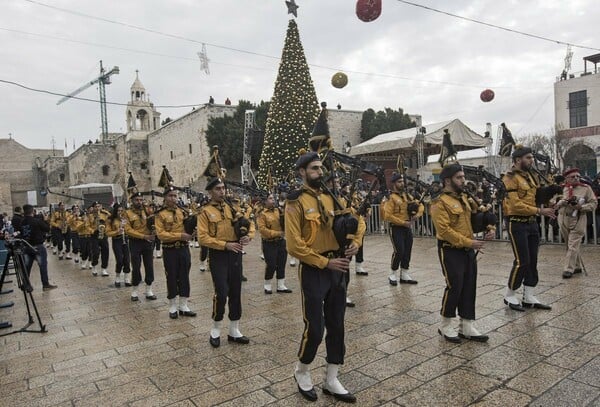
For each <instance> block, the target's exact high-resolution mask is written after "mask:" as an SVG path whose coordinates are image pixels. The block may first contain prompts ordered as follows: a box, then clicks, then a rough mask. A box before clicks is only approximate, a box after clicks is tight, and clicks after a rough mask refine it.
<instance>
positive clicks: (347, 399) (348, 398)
mask: <svg viewBox="0 0 600 407" xmlns="http://www.w3.org/2000/svg"><path fill="white" fill-rule="evenodd" d="M323 393H325V394H327V395H329V396H333V397H335V398H336V400H339V401H343V402H344V403H356V396H355V395H354V394H352V393H350V392H348V393H344V394H339V393H333V392H331V391H329V390H328V389H327V387H324V386H323Z"/></svg>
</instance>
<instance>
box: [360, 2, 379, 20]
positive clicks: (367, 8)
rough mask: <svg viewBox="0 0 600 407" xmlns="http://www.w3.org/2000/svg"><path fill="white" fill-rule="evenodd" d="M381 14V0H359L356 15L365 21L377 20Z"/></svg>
mask: <svg viewBox="0 0 600 407" xmlns="http://www.w3.org/2000/svg"><path fill="white" fill-rule="evenodd" d="M380 15H381V0H358V1H357V2H356V16H357V17H358V18H359V19H360V20H361V21H364V22H365V23H368V22H370V21H373V20H376V19H377V17H379V16H380Z"/></svg>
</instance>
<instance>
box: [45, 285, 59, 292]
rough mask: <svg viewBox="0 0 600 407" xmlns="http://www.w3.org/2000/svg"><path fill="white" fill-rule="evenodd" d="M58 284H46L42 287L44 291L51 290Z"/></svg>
mask: <svg viewBox="0 0 600 407" xmlns="http://www.w3.org/2000/svg"><path fill="white" fill-rule="evenodd" d="M57 287H58V286H57V285H54V284H46V285H45V286H43V287H42V291H50V290H54V289H55V288H57Z"/></svg>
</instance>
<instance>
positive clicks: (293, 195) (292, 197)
mask: <svg viewBox="0 0 600 407" xmlns="http://www.w3.org/2000/svg"><path fill="white" fill-rule="evenodd" d="M300 195H302V188H298V189H294V190H291V191H290V192H288V194H287V200H288V201H297V200H298V198H300Z"/></svg>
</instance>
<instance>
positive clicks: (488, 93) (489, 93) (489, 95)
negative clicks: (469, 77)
mask: <svg viewBox="0 0 600 407" xmlns="http://www.w3.org/2000/svg"><path fill="white" fill-rule="evenodd" d="M479 98H480V99H481V101H482V102H486V103H487V102H491V101H492V100H494V91H493V90H491V89H486V90H484V91H483V92H481V94H480V95H479Z"/></svg>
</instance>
